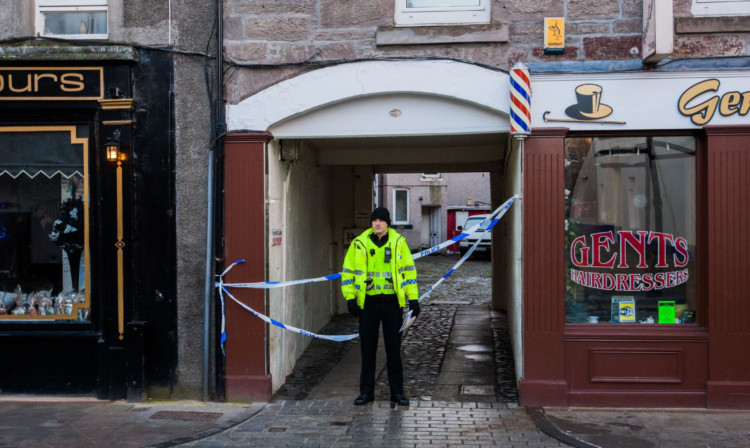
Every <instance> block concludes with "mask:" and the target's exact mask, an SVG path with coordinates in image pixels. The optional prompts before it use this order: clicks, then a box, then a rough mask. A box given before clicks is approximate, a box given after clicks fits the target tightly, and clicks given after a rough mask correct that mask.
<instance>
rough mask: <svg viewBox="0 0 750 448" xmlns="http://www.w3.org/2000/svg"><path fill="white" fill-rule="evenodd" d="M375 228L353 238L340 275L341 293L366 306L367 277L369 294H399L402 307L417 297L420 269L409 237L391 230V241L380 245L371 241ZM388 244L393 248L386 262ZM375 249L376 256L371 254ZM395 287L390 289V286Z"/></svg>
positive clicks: (347, 298)
mask: <svg viewBox="0 0 750 448" xmlns="http://www.w3.org/2000/svg"><path fill="white" fill-rule="evenodd" d="M371 234H372V229H367V230H366V231H364V232H363V233H362V234H361V235H359V236H358V237H357V238H355V239H354V241H352V244H351V246H349V250H348V251H347V252H346V258H344V270H343V272H342V275H341V292H342V293H343V295H344V298H345V299H346V300H355V299H356V300H357V304H358V305H359V306H360V308H364V306H365V297H366V296H367V294H368V290H367V283H366V281H367V279H368V278H369V279H372V288H371V289H370V290H369V294H370V295H373V294H392V293H394V292H395V293H396V296H397V297H398V303H399V305H400V306H401V307H402V308H403V307H405V306H406V300H407V299H409V300H417V299H418V298H419V289H418V287H417V268H416V267H415V266H414V259H413V258H412V256H411V251H410V250H409V246H408V245H407V244H406V240H405V239H404V237H403V236H401V235H400V234H399V233H398V232H396V231H395V230H393V229H390V228H389V229H388V242H387V243H386V244H385V246H383V247H382V248H378V247H377V246H375V244H374V243H373V242H372V241H371V240H370V235H371ZM385 247H390V249H391V262H390V263H388V264H385V263H384V261H383V256H384V250H385ZM371 248H374V249H376V250H375V255H374V256H371V255H370V249H371ZM391 287H392V288H393V289H390V288H391Z"/></svg>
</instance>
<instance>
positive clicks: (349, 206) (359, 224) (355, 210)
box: [328, 165, 374, 313]
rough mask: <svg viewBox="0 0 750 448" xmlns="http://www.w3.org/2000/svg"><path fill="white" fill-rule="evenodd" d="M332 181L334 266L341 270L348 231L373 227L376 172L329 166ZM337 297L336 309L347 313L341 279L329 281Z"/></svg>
mask: <svg viewBox="0 0 750 448" xmlns="http://www.w3.org/2000/svg"><path fill="white" fill-rule="evenodd" d="M328 170H329V173H330V178H329V182H330V183H331V218H330V224H331V231H332V232H333V234H334V235H335V243H336V244H335V246H334V248H333V257H332V258H333V265H334V266H336V269H335V271H336V272H340V271H341V268H342V267H343V263H344V256H345V255H346V249H347V248H346V247H345V245H344V241H343V238H344V233H345V232H346V233H351V234H352V235H354V236H357V235H359V234H360V233H362V232H363V231H364V230H366V229H368V228H370V213H371V212H372V209H373V205H374V204H373V200H374V191H373V171H372V167H371V166H369V165H366V166H356V167H355V166H335V167H329V168H328ZM329 283H330V285H332V286H331V287H332V289H333V291H332V294H333V296H334V297H336V306H335V308H336V309H335V312H337V313H345V312H346V301H345V300H344V297H343V296H342V295H341V281H340V280H337V281H334V282H329Z"/></svg>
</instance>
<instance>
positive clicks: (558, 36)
mask: <svg viewBox="0 0 750 448" xmlns="http://www.w3.org/2000/svg"><path fill="white" fill-rule="evenodd" d="M564 50H565V19H564V18H562V17H545V18H544V53H545V54H550V53H562V52H563V51H564Z"/></svg>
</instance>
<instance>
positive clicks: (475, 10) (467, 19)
mask: <svg viewBox="0 0 750 448" xmlns="http://www.w3.org/2000/svg"><path fill="white" fill-rule="evenodd" d="M394 20H395V22H396V26H429V25H466V24H487V23H490V2H489V0H396V14H395V17H394Z"/></svg>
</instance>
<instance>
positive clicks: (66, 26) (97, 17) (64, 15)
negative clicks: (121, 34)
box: [36, 0, 107, 39]
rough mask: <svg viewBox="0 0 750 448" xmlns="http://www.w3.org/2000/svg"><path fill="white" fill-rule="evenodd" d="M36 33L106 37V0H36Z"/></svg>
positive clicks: (78, 36)
mask: <svg viewBox="0 0 750 448" xmlns="http://www.w3.org/2000/svg"><path fill="white" fill-rule="evenodd" d="M36 29H37V34H39V35H41V36H49V37H62V38H66V39H106V38H107V0H37V1H36Z"/></svg>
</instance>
